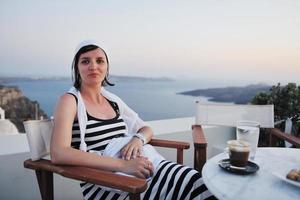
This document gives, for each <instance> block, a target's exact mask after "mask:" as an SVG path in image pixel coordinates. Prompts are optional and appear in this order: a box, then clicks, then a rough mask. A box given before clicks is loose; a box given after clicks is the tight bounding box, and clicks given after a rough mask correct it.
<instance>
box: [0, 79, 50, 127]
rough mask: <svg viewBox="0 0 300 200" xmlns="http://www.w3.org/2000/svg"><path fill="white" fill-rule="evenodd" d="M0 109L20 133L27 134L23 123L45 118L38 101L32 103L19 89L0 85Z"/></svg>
mask: <svg viewBox="0 0 300 200" xmlns="http://www.w3.org/2000/svg"><path fill="white" fill-rule="evenodd" d="M0 107H1V108H2V109H3V110H5V118H7V119H10V120H11V121H12V122H13V123H14V124H15V125H16V127H17V128H18V131H19V132H25V130H24V126H23V121H24V120H29V119H35V118H36V117H37V118H40V117H44V118H47V115H46V114H45V112H44V111H43V110H42V109H40V108H39V107H40V106H39V103H38V102H37V101H31V100H30V99H28V98H27V97H25V96H24V95H23V94H22V91H21V90H20V89H19V88H18V87H14V86H2V85H0Z"/></svg>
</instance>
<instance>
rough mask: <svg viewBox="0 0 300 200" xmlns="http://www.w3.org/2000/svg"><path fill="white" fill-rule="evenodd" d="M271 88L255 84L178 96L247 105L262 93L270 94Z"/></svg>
mask: <svg viewBox="0 0 300 200" xmlns="http://www.w3.org/2000/svg"><path fill="white" fill-rule="evenodd" d="M270 88H271V86H269V85H266V84H254V85H247V86H244V87H224V88H208V89H197V90H190V91H185V92H179V93H177V94H182V95H190V96H205V97H209V98H210V99H209V100H210V101H214V102H232V103H235V104H247V103H249V102H250V101H251V100H252V98H253V97H254V96H255V95H256V94H258V93H260V92H268V91H269V90H270Z"/></svg>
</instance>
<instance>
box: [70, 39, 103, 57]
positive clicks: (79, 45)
mask: <svg viewBox="0 0 300 200" xmlns="http://www.w3.org/2000/svg"><path fill="white" fill-rule="evenodd" d="M88 45H95V46H97V47H99V48H101V46H100V45H99V42H97V41H96V40H84V41H82V42H80V43H79V44H78V45H77V47H76V49H75V55H76V54H77V52H78V51H79V50H80V49H81V48H82V47H85V46H88Z"/></svg>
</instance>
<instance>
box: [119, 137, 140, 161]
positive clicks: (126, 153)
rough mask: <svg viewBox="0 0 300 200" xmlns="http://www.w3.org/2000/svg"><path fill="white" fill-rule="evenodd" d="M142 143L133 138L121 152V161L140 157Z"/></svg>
mask: <svg viewBox="0 0 300 200" xmlns="http://www.w3.org/2000/svg"><path fill="white" fill-rule="evenodd" d="M142 147H143V142H142V140H140V139H139V138H137V137H133V138H132V139H131V140H130V142H128V144H126V145H125V146H124V147H123V148H122V150H121V156H122V159H126V160H130V159H135V158H137V157H139V156H141V155H142Z"/></svg>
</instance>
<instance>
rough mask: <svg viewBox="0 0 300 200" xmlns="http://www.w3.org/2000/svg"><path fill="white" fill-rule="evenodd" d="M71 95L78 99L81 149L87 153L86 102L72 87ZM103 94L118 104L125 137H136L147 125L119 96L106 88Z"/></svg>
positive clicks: (102, 90) (102, 91) (102, 89)
mask: <svg viewBox="0 0 300 200" xmlns="http://www.w3.org/2000/svg"><path fill="white" fill-rule="evenodd" d="M69 93H72V94H74V95H75V96H76V97H77V100H78V105H77V118H78V123H79V129H80V146H79V149H80V150H82V151H87V146H86V143H85V141H84V137H85V132H86V125H87V113H86V108H85V105H84V102H83V100H82V97H81V94H80V91H78V90H77V89H76V88H75V87H72V88H71V89H70V90H69ZM101 94H102V95H103V96H104V97H105V98H107V99H108V100H110V101H113V102H116V103H117V104H118V107H119V110H120V115H121V117H122V118H123V120H124V122H125V124H126V132H125V135H127V136H129V135H134V134H136V133H137V132H138V130H139V129H141V128H142V127H144V126H147V124H146V123H145V122H144V121H143V120H142V119H141V118H140V117H139V116H138V114H137V113H136V112H134V111H133V110H132V109H131V108H129V107H128V106H127V105H126V104H125V103H124V101H122V100H121V99H120V98H119V97H118V96H117V95H115V94H113V93H111V92H109V91H107V90H105V89H104V87H102V88H101Z"/></svg>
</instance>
